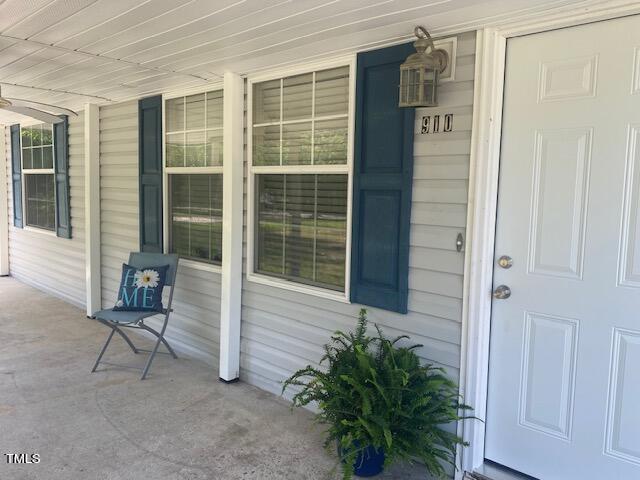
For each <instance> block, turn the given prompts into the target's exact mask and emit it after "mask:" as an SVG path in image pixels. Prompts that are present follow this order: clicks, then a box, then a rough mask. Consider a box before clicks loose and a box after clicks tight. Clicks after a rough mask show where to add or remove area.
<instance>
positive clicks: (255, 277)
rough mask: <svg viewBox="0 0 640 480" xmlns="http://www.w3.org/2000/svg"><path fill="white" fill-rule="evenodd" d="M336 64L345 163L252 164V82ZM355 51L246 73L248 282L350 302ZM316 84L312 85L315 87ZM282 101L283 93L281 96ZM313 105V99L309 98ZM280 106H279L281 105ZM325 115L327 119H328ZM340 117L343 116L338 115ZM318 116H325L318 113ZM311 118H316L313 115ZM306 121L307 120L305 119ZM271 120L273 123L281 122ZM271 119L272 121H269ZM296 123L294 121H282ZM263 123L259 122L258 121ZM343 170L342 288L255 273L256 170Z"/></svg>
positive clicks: (278, 171) (318, 172)
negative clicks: (343, 99)
mask: <svg viewBox="0 0 640 480" xmlns="http://www.w3.org/2000/svg"><path fill="white" fill-rule="evenodd" d="M337 67H349V102H348V108H347V163H346V164H345V165H282V166H280V165H279V166H254V165H253V126H254V125H253V85H254V84H255V83H261V82H266V81H269V80H278V79H283V78H286V77H291V76H294V75H301V74H305V73H311V72H317V71H320V70H328V69H331V68H337ZM355 79H356V55H355V54H354V55H348V56H342V57H337V58H333V59H330V60H325V61H318V62H314V63H308V64H304V65H296V66H294V67H287V68H280V69H274V70H270V71H268V72H265V73H260V74H256V75H250V76H248V77H247V147H246V148H247V280H248V281H250V282H255V283H260V284H263V285H269V286H272V287H277V288H282V289H285V290H292V291H294V292H299V293H304V294H308V295H315V296H318V297H322V298H328V299H331V300H337V301H340V302H344V303H351V302H350V284H351V216H352V203H353V199H352V196H353V145H354V134H355V115H354V112H355V88H356V83H355ZM314 88H315V87H314ZM280 102H281V104H282V97H281V98H280ZM312 105H313V101H312ZM281 108H282V107H281ZM331 117H332V116H327V117H326V119H331ZM333 117H334V118H335V116H333ZM341 117H342V116H341ZM319 119H325V117H320V118H319ZM314 120H318V119H316V118H314ZM305 121H308V120H305ZM280 122H282V118H280V121H279V122H273V123H274V124H275V123H277V124H280ZM269 123H271V122H269ZM282 123H283V124H285V125H286V124H287V123H296V121H292V122H287V121H284V122H282ZM260 125H262V124H260ZM304 173H308V174H346V175H347V232H346V244H345V248H346V252H345V275H344V284H345V285H344V291H336V290H331V289H328V288H322V287H316V286H313V285H306V284H304V283H300V282H297V281H295V280H287V279H284V278H278V277H275V276H270V275H266V274H263V273H258V272H257V271H256V269H255V245H256V243H255V233H256V227H255V221H256V219H255V214H256V205H255V199H256V194H255V188H256V179H255V176H256V175H257V174H304Z"/></svg>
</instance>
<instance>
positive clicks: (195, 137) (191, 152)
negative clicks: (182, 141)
mask: <svg viewBox="0 0 640 480" xmlns="http://www.w3.org/2000/svg"><path fill="white" fill-rule="evenodd" d="M204 136H205V134H204V132H190V133H187V144H186V159H185V161H186V166H187V167H204V165H205V150H206V149H205V143H204Z"/></svg>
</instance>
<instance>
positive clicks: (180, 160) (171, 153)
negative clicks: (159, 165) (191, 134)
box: [166, 133, 185, 167]
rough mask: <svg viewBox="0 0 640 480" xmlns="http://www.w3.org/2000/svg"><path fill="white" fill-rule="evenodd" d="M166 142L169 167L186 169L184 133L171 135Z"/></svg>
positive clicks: (168, 135)
mask: <svg viewBox="0 0 640 480" xmlns="http://www.w3.org/2000/svg"><path fill="white" fill-rule="evenodd" d="M166 142H167V143H166V155H167V167H184V150H185V149H184V133H169V134H167V140H166Z"/></svg>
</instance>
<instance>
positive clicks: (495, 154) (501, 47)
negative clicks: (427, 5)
mask: <svg viewBox="0 0 640 480" xmlns="http://www.w3.org/2000/svg"><path fill="white" fill-rule="evenodd" d="M584 3H585V4H582V5H580V6H576V7H574V8H573V9H572V10H569V11H567V10H563V11H562V12H558V11H554V12H551V13H549V14H548V15H546V16H543V17H541V16H540V15H537V16H532V17H530V18H528V19H527V18H524V19H523V18H522V17H521V18H519V19H518V20H517V21H515V22H512V23H508V24H500V25H496V26H488V27H486V28H484V29H482V30H478V31H477V36H476V62H475V76H474V79H475V85H474V98H473V120H472V135H471V158H470V171H469V193H468V195H469V196H468V209H467V225H466V232H467V242H466V244H467V245H466V249H465V260H464V271H465V276H464V294H463V309H462V336H461V359H460V395H461V396H462V398H463V400H464V402H465V403H467V404H469V405H472V406H473V407H474V411H473V415H475V416H476V417H477V419H478V420H468V421H466V422H459V423H458V434H459V435H460V436H461V437H462V438H463V439H464V441H465V442H469V444H470V445H469V446H468V447H465V448H460V447H459V448H458V452H457V455H456V466H457V471H456V474H455V478H456V480H461V479H462V478H463V477H464V473H465V472H473V471H474V470H475V469H477V468H479V467H480V466H482V464H483V462H484V450H485V423H484V420H485V419H486V411H487V393H488V390H487V389H488V377H489V340H490V327H491V299H492V297H491V292H492V288H493V264H494V262H493V257H494V242H495V231H496V210H497V201H498V174H499V166H500V144H501V140H502V110H503V91H504V75H505V62H506V47H507V39H509V38H512V37H518V36H522V35H528V34H532V33H541V32H545V31H549V30H554V29H559V28H566V27H573V26H578V25H583V24H586V23H593V22H598V21H602V20H610V19H614V18H620V17H624V16H629V15H636V14H640V5H639V4H638V3H634V2H631V1H627V0H620V1H618V0H616V1H609V2H606V3H605V4H602V5H596V4H595V2H584Z"/></svg>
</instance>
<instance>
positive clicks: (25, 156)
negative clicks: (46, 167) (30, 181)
mask: <svg viewBox="0 0 640 480" xmlns="http://www.w3.org/2000/svg"><path fill="white" fill-rule="evenodd" d="M22 168H24V169H25V170H28V169H30V168H33V161H32V160H31V149H30V148H23V149H22Z"/></svg>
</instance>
